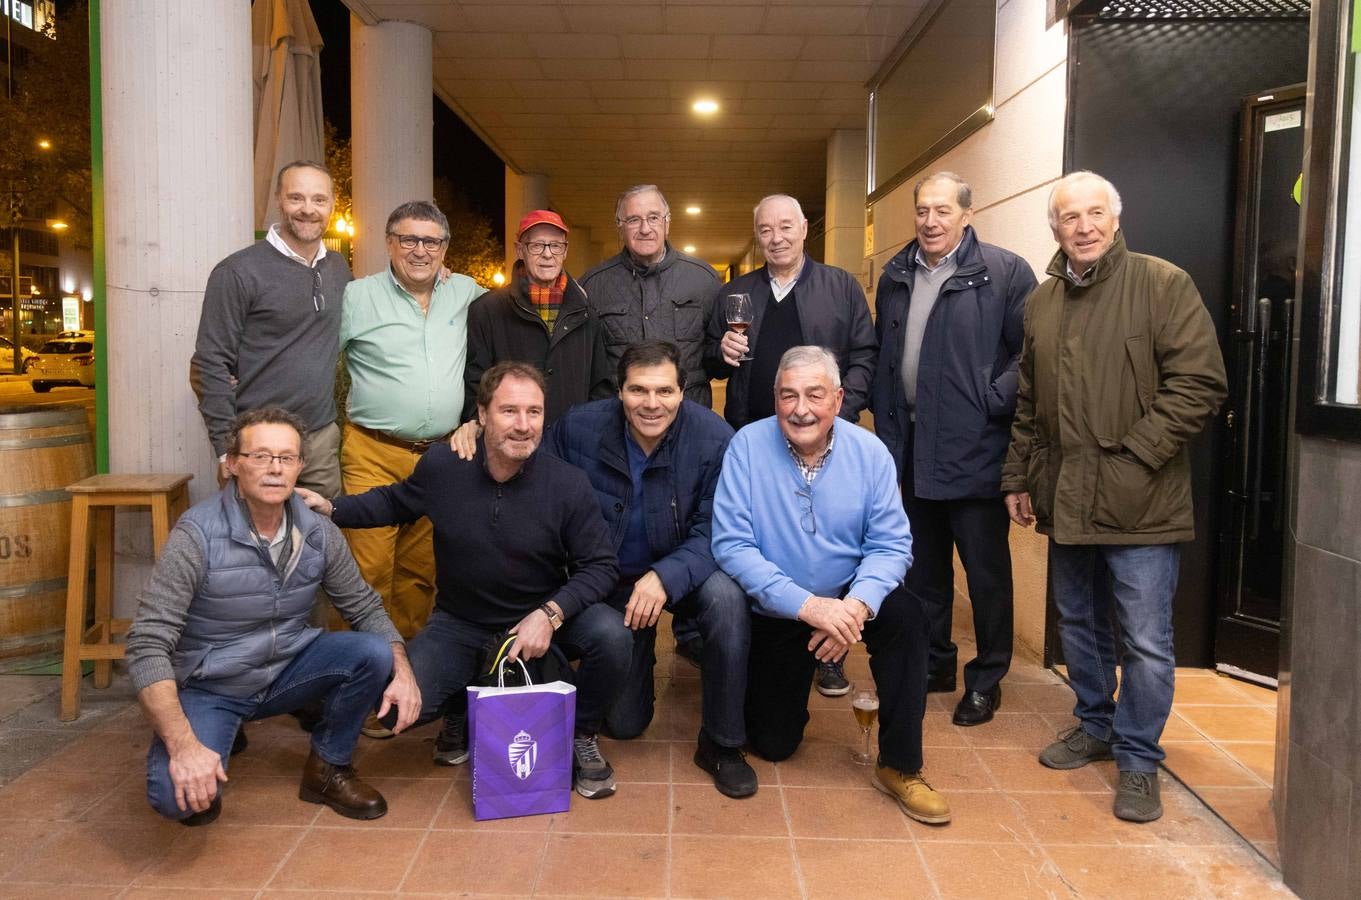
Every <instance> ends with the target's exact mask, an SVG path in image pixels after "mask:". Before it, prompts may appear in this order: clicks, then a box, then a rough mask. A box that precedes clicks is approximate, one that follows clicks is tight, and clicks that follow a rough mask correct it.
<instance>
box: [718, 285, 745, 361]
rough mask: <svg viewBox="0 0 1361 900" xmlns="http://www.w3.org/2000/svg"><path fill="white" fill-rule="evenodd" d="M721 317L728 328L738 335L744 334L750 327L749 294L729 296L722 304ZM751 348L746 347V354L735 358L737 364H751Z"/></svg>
mask: <svg viewBox="0 0 1361 900" xmlns="http://www.w3.org/2000/svg"><path fill="white" fill-rule="evenodd" d="M723 315H724V317H725V318H726V319H727V320H728V327H729V328H731V329H732V330H733V331H735V332H737V333H738V334H746V333H747V329H748V328H750V327H751V320H752V312H751V294H729V295H728V297H727V299H726V300H725V301H724V303H723ZM751 360H752V355H751V348H750V346H748V348H747V352H746V353H743V354H742V355H741V356H739V357H738V358H737V361H738V362H751Z"/></svg>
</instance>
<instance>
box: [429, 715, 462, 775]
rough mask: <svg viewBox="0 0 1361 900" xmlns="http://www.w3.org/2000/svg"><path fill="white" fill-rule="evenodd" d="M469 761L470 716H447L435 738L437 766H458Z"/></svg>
mask: <svg viewBox="0 0 1361 900" xmlns="http://www.w3.org/2000/svg"><path fill="white" fill-rule="evenodd" d="M467 761H468V716H467V715H466V714H461V715H452V714H450V715H447V716H445V717H444V725H443V726H442V727H441V728H440V730H439V734H438V735H436V736H435V765H437V766H457V765H461V764H463V763H465V762H467Z"/></svg>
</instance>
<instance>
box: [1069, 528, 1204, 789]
mask: <svg viewBox="0 0 1361 900" xmlns="http://www.w3.org/2000/svg"><path fill="white" fill-rule="evenodd" d="M1049 547H1050V556H1049V573H1050V577H1051V579H1052V581H1053V585H1054V605H1055V606H1057V607H1058V613H1059V638H1060V640H1062V642H1063V658H1064V661H1065V662H1066V663H1067V664H1068V677H1069V680H1070V681H1071V682H1072V685H1073V692H1074V693H1075V694H1076V695H1077V704H1076V705H1075V706H1074V707H1073V715H1075V716H1077V718H1078V719H1079V721H1080V722H1081V725H1082V730H1083V731H1085V732H1087V733H1088V734H1090V735H1091V736H1092V737H1095V738H1099V739H1100V740H1103V741H1108V742H1110V744H1111V751H1112V752H1113V753H1114V755H1115V762H1116V765H1117V766H1118V767H1119V768H1120V770H1121V771H1133V772H1147V773H1153V772H1156V771H1157V770H1158V763H1159V762H1161V761H1162V759H1163V756H1164V754H1163V750H1162V747H1160V746H1158V739H1159V738H1160V737H1161V736H1162V733H1163V726H1165V725H1166V724H1167V716H1168V714H1169V713H1171V711H1172V681H1173V677H1174V675H1175V672H1176V661H1175V658H1174V656H1173V652H1172V595H1173V594H1174V593H1176V590H1177V575H1178V563H1179V561H1180V559H1181V549H1180V548H1179V547H1178V546H1177V545H1176V544H1148V545H1111V544H1100V545H1088V546H1073V545H1068V546H1065V545H1063V544H1058V543H1055V542H1054V541H1052V540H1051V541H1050V542H1049ZM1112 622H1118V623H1119V626H1120V634H1121V637H1122V640H1121V645H1122V646H1121V652H1120V653H1119V656H1118V658H1117V655H1116V647H1115V635H1114V633H1113V629H1112ZM1117 660H1118V662H1119V664H1120V679H1121V680H1120V702H1119V703H1116V700H1115V687H1116V682H1115V666H1116V662H1117Z"/></svg>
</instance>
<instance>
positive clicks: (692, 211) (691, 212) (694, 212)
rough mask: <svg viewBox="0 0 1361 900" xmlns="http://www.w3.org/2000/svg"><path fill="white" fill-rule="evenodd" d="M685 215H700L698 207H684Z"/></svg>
mask: <svg viewBox="0 0 1361 900" xmlns="http://www.w3.org/2000/svg"><path fill="white" fill-rule="evenodd" d="M685 213H686V215H690V216H697V215H699V213H700V209H699V207H698V206H687V207H685Z"/></svg>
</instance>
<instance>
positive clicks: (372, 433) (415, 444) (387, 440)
mask: <svg viewBox="0 0 1361 900" xmlns="http://www.w3.org/2000/svg"><path fill="white" fill-rule="evenodd" d="M350 424H351V425H353V426H354V427H355V428H356V429H357V430H359V431H362V432H363V433H364V434H366V435H368V436H369V437H371V438H373V439H374V440H375V441H377V442H378V443H380V444H387V445H388V446H390V447H400V448H401V449H403V450H406V451H407V452H408V453H416V454H420V453H424V452H425V451H427V450H429V449H430V448H431V447H433V446H434V445H436V444H439V443H443V442H444V441H447V440H449V435H450V434H453V432H452V431H451V432H449V433H448V434H445V435H443V436H441V437H437V438H430V439H429V440H425V441H408V440H406V439H405V438H399V437H394V436H393V435H390V434H388V433H387V432H386V431H379V430H378V429H376V428H366V427H364V426H363V425H360V424H359V423H358V422H351V423H350Z"/></svg>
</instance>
